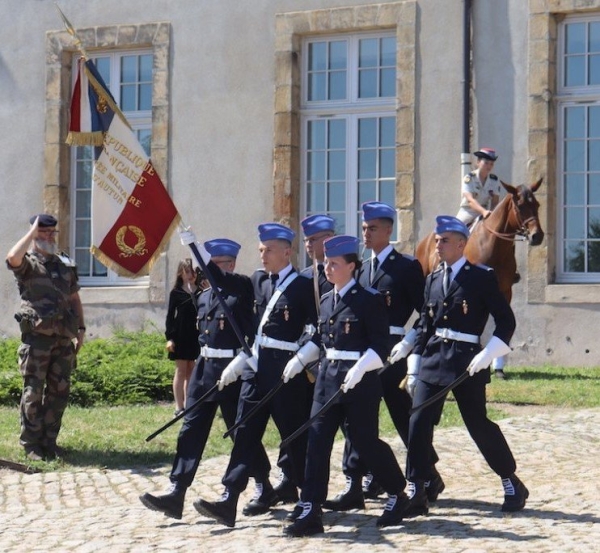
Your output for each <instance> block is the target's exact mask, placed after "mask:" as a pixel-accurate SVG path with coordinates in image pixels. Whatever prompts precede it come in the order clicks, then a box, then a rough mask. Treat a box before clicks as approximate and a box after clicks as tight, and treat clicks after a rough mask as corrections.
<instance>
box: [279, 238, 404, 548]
mask: <svg viewBox="0 0 600 553" xmlns="http://www.w3.org/2000/svg"><path fill="white" fill-rule="evenodd" d="M324 246H325V254H326V263H325V273H326V275H327V279H328V280H329V281H330V282H332V283H333V284H334V290H332V291H330V292H328V293H327V294H325V295H324V296H323V297H322V299H321V314H320V316H319V319H318V327H317V332H316V333H315V335H314V336H313V338H312V339H311V341H309V342H308V343H307V344H306V345H304V346H303V347H302V349H301V350H300V351H299V352H298V354H297V355H296V357H294V359H292V360H291V361H290V362H289V363H288V365H287V366H286V369H285V371H284V373H283V375H284V380H285V381H286V382H287V381H288V380H290V379H292V378H293V379H294V380H296V379H298V378H301V377H298V376H296V375H298V374H299V373H300V372H301V371H302V369H303V367H304V365H306V363H307V362H310V361H313V360H316V359H318V358H319V355H320V350H321V348H323V349H324V351H325V355H324V358H323V359H322V360H321V363H320V368H319V376H318V379H317V383H316V388H315V395H314V399H313V407H312V413H311V414H312V415H315V414H316V413H318V412H319V411H320V410H321V408H322V407H323V405H324V404H325V403H326V402H327V401H328V400H329V399H331V398H332V396H333V395H334V394H335V393H336V392H337V391H338V390H339V389H340V386H341V387H342V389H343V392H344V394H343V395H342V397H341V399H340V400H339V401H338V402H336V403H335V404H333V406H332V407H331V408H330V409H329V410H328V411H326V412H325V413H324V414H323V415H322V416H321V417H319V418H318V419H317V420H316V421H315V422H314V423H313V425H312V426H311V427H310V428H309V439H308V451H307V456H306V473H305V480H304V486H303V487H302V491H301V502H300V504H299V507H301V509H300V510H299V511H297V510H295V512H294V513H292V517H291V518H292V519H293V523H292V524H291V525H290V526H288V527H286V528H285V529H284V533H285V534H286V535H289V536H294V537H299V536H309V535H313V534H318V533H321V532H323V531H324V528H323V523H322V514H321V504H322V503H323V502H324V501H325V498H326V495H327V485H328V481H329V472H330V457H331V450H332V447H333V442H334V439H335V434H336V432H337V430H338V428H339V427H340V426H343V427H344V428H345V430H346V433H347V436H348V437H349V439H350V440H351V441H352V443H353V444H354V446H355V447H356V449H357V451H358V452H359V454H360V456H361V458H362V459H363V460H364V461H365V463H366V464H367V466H368V467H369V468H370V470H372V471H373V474H374V475H375V477H376V478H377V480H378V481H379V482H380V484H381V485H382V486H383V488H384V489H385V491H386V492H387V493H388V494H389V500H388V503H387V505H386V506H385V509H384V511H383V514H382V515H381V516H380V517H379V518H378V520H377V526H382V527H383V526H393V525H396V524H398V523H399V522H400V521H402V519H403V516H404V512H405V510H406V508H407V507H408V505H409V499H408V497H407V496H406V494H405V493H404V488H405V486H406V480H405V479H404V476H403V474H402V471H401V469H400V467H399V465H398V462H397V460H396V457H395V456H394V453H393V452H392V450H391V448H390V446H389V445H388V444H387V443H385V442H384V441H382V440H380V439H379V402H380V397H381V381H380V379H379V377H378V375H377V369H379V368H381V367H382V366H383V360H384V359H386V358H387V356H388V353H389V351H390V348H389V345H388V315H387V310H386V307H385V305H384V302H383V298H382V296H381V295H380V294H378V293H377V292H376V291H374V290H372V289H365V288H363V287H362V286H360V285H359V284H358V283H357V282H356V280H355V278H354V275H355V273H356V270H357V269H358V268H359V267H360V264H361V263H360V261H359V259H358V239H357V238H354V237H351V236H335V237H332V238H329V239H328V240H326V241H325V242H324ZM294 377H295V378H294ZM294 380H292V382H293V381H294Z"/></svg>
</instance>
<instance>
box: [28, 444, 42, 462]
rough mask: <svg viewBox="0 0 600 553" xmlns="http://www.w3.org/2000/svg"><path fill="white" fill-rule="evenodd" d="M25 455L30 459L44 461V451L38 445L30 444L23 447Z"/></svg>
mask: <svg viewBox="0 0 600 553" xmlns="http://www.w3.org/2000/svg"><path fill="white" fill-rule="evenodd" d="M25 457H27V459H29V460H30V461H44V460H45V457H44V452H43V451H42V448H41V447H39V446H31V447H26V448H25Z"/></svg>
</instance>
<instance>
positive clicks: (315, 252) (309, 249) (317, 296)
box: [275, 214, 335, 503]
mask: <svg viewBox="0 0 600 553" xmlns="http://www.w3.org/2000/svg"><path fill="white" fill-rule="evenodd" d="M300 224H301V226H302V232H303V234H304V249H305V251H306V254H307V255H308V257H309V258H310V260H311V262H312V263H311V264H310V265H309V266H308V267H306V269H303V270H302V271H301V272H300V274H301V275H302V276H305V277H306V278H309V279H310V280H311V282H312V283H313V295H314V300H313V301H314V302H315V305H316V307H317V308H318V306H319V303H320V301H321V296H322V295H323V294H325V293H326V292H329V290H331V289H332V288H333V284H331V282H329V281H328V280H327V277H326V276H325V270H324V267H323V263H324V258H325V254H324V253H323V241H324V240H326V239H327V238H331V237H332V236H333V235H334V234H335V220H334V219H333V218H332V217H329V216H328V215H321V214H314V215H309V216H308V217H306V218H304V219H302V221H300ZM315 266H316V268H317V276H316V278H315V276H314V274H315V273H314V269H315ZM314 332H315V327H314V326H312V325H307V327H306V329H305V333H304V336H303V337H302V338H301V339H300V342H299V343H300V345H303V344H305V343H306V342H307V341H308V340H310V338H311V336H312V335H313V334H314ZM309 370H310V371H311V377H310V380H312V382H311V385H310V386H309V394H308V398H307V399H308V403H307V412H306V414H307V417H308V414H309V413H310V409H311V406H312V395H313V394H312V392H313V390H314V379H315V378H316V374H317V370H316V367H315V368H314V369H312V368H311V369H309ZM277 465H278V466H279V467H281V473H280V477H279V483H278V484H277V486H275V492H276V493H277V497H278V498H279V500H280V501H282V502H283V503H295V502H297V501H298V490H297V488H296V486H295V485H294V484H293V482H292V481H291V479H290V476H289V475H290V472H291V470H290V468H289V461H288V458H287V452H286V451H285V450H281V451H280V454H279V460H278V461H277Z"/></svg>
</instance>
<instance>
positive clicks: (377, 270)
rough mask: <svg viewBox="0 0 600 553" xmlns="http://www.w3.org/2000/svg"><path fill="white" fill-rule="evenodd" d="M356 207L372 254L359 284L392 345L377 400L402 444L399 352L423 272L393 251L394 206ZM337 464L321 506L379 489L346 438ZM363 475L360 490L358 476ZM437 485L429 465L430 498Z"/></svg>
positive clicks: (354, 502)
mask: <svg viewBox="0 0 600 553" xmlns="http://www.w3.org/2000/svg"><path fill="white" fill-rule="evenodd" d="M362 210H363V224H362V232H363V239H364V245H365V247H366V248H368V249H370V250H372V257H371V259H370V261H369V262H368V263H365V264H364V265H363V267H362V269H361V271H360V273H359V283H360V284H361V286H363V287H365V288H368V287H371V288H374V289H375V290H377V291H379V292H380V293H381V295H382V296H383V299H384V302H385V306H386V308H387V314H388V317H389V328H388V338H387V345H388V347H389V348H390V349H391V350H392V355H391V359H390V360H391V362H392V364H391V365H390V366H389V367H388V368H386V370H385V371H384V372H383V373H382V374H381V376H380V378H381V382H382V388H383V399H384V400H385V403H386V405H387V408H388V410H389V413H390V416H391V418H392V421H393V423H394V426H395V427H396V430H397V431H398V434H399V435H400V438H401V439H402V441H403V442H404V444H405V445H407V444H408V421H409V414H408V412H409V410H410V408H411V406H412V402H411V398H410V396H409V394H408V393H407V391H406V390H404V389H401V388H400V383H401V382H402V380H403V379H404V377H405V375H406V372H407V367H406V360H405V359H404V357H406V355H407V354H408V352H409V351H410V350H411V348H412V345H413V342H414V338H415V335H416V331H415V330H414V329H409V328H407V323H408V320H409V318H410V317H411V315H412V314H413V313H420V312H421V306H422V305H423V288H424V285H425V277H424V276H423V270H422V268H421V264H420V263H419V262H418V261H417V260H416V259H415V258H414V257H412V256H409V255H403V254H401V253H398V252H397V251H396V250H395V249H394V247H393V246H392V244H390V238H391V235H392V231H393V228H394V220H395V219H396V210H395V209H394V208H392V207H391V206H389V205H387V204H384V203H381V202H367V203H364V204H363V206H362ZM392 348H393V349H392ZM437 460H438V458H437V455H436V454H435V451H434V450H433V448H432V462H433V463H436V462H437ZM343 468H344V474H345V475H346V488H345V490H344V491H343V492H342V493H340V494H338V495H337V496H336V497H335V498H334V499H332V500H328V501H326V502H325V504H324V505H323V507H324V508H326V509H333V510H336V511H346V510H349V509H358V508H364V499H363V493H364V495H366V496H367V497H371V498H372V497H376V496H377V495H378V494H379V493H381V488H380V486H379V485H378V483H377V482H376V481H375V480H373V477H372V474H370V473H369V472H368V470H367V467H366V466H365V464H364V463H363V462H361V460H360V459H359V457H358V454H357V452H356V449H355V448H353V447H352V442H351V440H346V444H345V449H344V460H343ZM365 474H366V478H365V481H364V485H363V486H362V489H361V480H362V477H363V475H365ZM443 489H444V483H443V481H442V479H441V477H440V475H439V474H438V473H437V471H436V470H435V469H433V471H432V481H431V482H428V486H427V492H428V495H430V498H431V500H432V501H435V500H436V499H437V496H438V494H439V493H441V491H442V490H443Z"/></svg>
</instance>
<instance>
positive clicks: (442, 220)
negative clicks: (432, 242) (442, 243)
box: [435, 215, 469, 238]
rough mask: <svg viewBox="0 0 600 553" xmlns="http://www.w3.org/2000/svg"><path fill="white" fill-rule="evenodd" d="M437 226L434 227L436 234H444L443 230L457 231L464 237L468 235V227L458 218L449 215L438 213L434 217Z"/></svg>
mask: <svg viewBox="0 0 600 553" xmlns="http://www.w3.org/2000/svg"><path fill="white" fill-rule="evenodd" d="M435 222H436V223H437V226H436V227H435V233H436V234H444V233H445V232H458V233H460V234H462V235H463V236H464V237H465V238H468V237H469V229H468V228H467V225H465V224H464V223H463V222H462V221H461V220H460V219H457V218H456V217H452V216H450V215H439V216H438V217H436V218H435Z"/></svg>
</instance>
